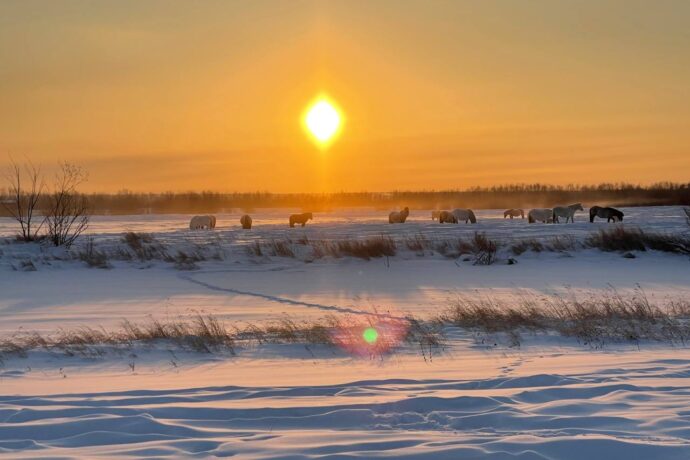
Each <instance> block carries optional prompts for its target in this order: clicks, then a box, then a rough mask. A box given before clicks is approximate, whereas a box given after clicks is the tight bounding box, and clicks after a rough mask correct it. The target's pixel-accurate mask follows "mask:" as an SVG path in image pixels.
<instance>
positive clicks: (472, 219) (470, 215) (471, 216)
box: [467, 209, 477, 224]
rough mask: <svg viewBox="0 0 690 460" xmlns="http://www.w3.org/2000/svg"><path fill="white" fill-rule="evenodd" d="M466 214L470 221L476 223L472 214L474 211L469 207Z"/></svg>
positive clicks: (475, 218)
mask: <svg viewBox="0 0 690 460" xmlns="http://www.w3.org/2000/svg"><path fill="white" fill-rule="evenodd" d="M467 214H468V215H469V218H470V222H472V223H473V224H476V223H477V217H476V216H475V215H474V212H473V211H472V210H471V209H468V210H467Z"/></svg>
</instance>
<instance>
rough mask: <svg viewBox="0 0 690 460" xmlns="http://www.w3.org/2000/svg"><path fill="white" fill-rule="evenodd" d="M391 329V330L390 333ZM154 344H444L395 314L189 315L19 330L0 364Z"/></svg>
mask: <svg viewBox="0 0 690 460" xmlns="http://www.w3.org/2000/svg"><path fill="white" fill-rule="evenodd" d="M367 327H376V328H377V329H378V330H379V331H380V332H379V334H380V335H379V337H378V340H376V341H374V342H373V343H367V342H365V341H364V339H363V337H362V331H363V330H364V329H366V328H367ZM391 331H393V332H391ZM156 344H160V345H165V346H167V347H170V346H173V347H177V348H179V349H183V350H188V351H194V352H201V353H213V352H229V353H230V354H234V353H235V350H236V349H237V348H238V347H242V346H250V345H252V344H255V345H263V344H305V345H326V346H333V347H336V346H337V347H340V348H343V349H345V350H346V351H348V352H351V353H355V354H361V355H366V356H372V357H373V356H381V355H384V354H386V353H388V352H390V351H392V350H393V349H394V348H396V347H398V346H400V345H402V344H409V345H417V346H419V347H420V350H421V352H422V353H423V355H424V358H425V359H427V358H430V357H431V354H432V351H433V350H435V349H436V348H438V347H440V346H441V345H442V332H441V329H440V327H439V326H438V325H431V324H427V323H424V322H421V321H418V320H416V319H414V318H392V317H390V316H387V315H377V314H365V315H361V316H360V315H357V316H356V317H351V316H342V317H336V316H334V315H330V316H326V317H324V318H321V319H318V320H312V321H296V320H294V319H292V318H289V317H284V318H281V319H278V320H275V321H270V322H267V323H265V324H262V325H257V324H252V323H249V324H244V325H236V326H227V325H226V324H224V323H223V322H222V321H221V320H219V319H218V318H217V317H214V316H212V315H206V316H204V315H201V314H198V315H196V316H194V317H192V318H189V319H182V320H168V321H161V320H158V319H150V320H149V321H147V322H144V323H135V322H132V321H128V320H125V321H124V322H123V323H122V325H121V327H120V328H119V329H117V330H112V331H108V330H106V329H104V328H92V327H88V326H83V327H79V328H75V329H60V330H58V331H57V332H55V333H54V334H48V335H45V334H40V333H38V332H27V331H20V332H17V333H15V334H14V335H12V336H10V337H7V338H4V339H0V362H2V360H3V358H7V357H8V356H11V355H14V356H22V357H24V356H26V355H27V353H28V352H30V351H38V350H45V351H49V352H56V353H62V354H65V355H67V356H86V357H95V356H101V355H103V354H105V353H107V352H108V351H111V350H121V349H130V348H132V347H134V346H136V345H142V346H145V345H149V346H154V345H156Z"/></svg>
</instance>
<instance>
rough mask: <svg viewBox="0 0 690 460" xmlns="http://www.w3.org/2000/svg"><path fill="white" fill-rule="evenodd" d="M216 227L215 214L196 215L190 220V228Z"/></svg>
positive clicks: (208, 228)
mask: <svg viewBox="0 0 690 460" xmlns="http://www.w3.org/2000/svg"><path fill="white" fill-rule="evenodd" d="M215 227H216V218H215V217H214V216H194V217H192V220H190V221H189V229H190V230H204V229H205V230H213V229H214V228H215Z"/></svg>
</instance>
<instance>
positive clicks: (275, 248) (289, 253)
mask: <svg viewBox="0 0 690 460" xmlns="http://www.w3.org/2000/svg"><path fill="white" fill-rule="evenodd" d="M269 248H270V250H271V251H272V255H274V256H278V257H292V258H294V257H295V252H294V251H293V250H292V247H291V244H290V242H289V241H280V240H271V241H270V243H269Z"/></svg>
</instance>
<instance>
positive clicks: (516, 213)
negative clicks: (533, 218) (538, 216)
mask: <svg viewBox="0 0 690 460" xmlns="http://www.w3.org/2000/svg"><path fill="white" fill-rule="evenodd" d="M506 217H510V218H511V219H512V218H513V217H522V218H523V219H524V218H525V211H523V210H522V209H519V208H515V209H508V210H507V211H506V212H504V213H503V218H504V219H505V218H506Z"/></svg>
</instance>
